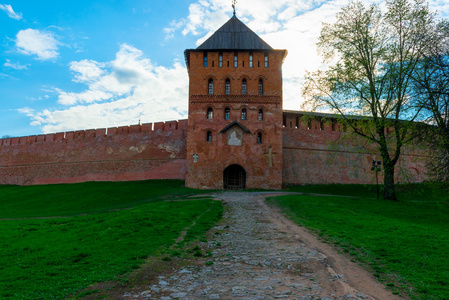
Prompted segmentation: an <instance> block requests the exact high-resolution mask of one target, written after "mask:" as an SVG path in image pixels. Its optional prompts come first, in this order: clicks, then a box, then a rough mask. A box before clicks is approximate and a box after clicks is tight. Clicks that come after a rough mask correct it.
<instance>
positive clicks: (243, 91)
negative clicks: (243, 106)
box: [242, 79, 246, 95]
mask: <svg viewBox="0 0 449 300" xmlns="http://www.w3.org/2000/svg"><path fill="white" fill-rule="evenodd" d="M242 95H246V79H243V80H242Z"/></svg>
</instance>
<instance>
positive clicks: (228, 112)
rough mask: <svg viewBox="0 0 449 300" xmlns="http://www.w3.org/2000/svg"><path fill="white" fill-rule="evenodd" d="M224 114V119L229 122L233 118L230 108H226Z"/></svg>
mask: <svg viewBox="0 0 449 300" xmlns="http://www.w3.org/2000/svg"><path fill="white" fill-rule="evenodd" d="M224 113H225V114H224V119H225V120H229V119H230V118H231V110H230V109H229V108H225V111H224Z"/></svg>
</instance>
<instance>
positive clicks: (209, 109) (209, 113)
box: [207, 107, 214, 120]
mask: <svg viewBox="0 0 449 300" xmlns="http://www.w3.org/2000/svg"><path fill="white" fill-rule="evenodd" d="M213 118H214V111H213V110H212V108H210V107H209V108H208V109H207V119H208V120H212V119H213Z"/></svg>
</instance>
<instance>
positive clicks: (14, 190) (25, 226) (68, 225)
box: [0, 181, 222, 299]
mask: <svg viewBox="0 0 449 300" xmlns="http://www.w3.org/2000/svg"><path fill="white" fill-rule="evenodd" d="M181 184H182V182H181V181H143V182H126V183H83V184H73V185H58V186H56V185H53V186H34V187H12V186H10V187H5V186H3V187H1V188H0V212H1V213H0V214H1V217H3V218H5V217H7V218H11V216H12V213H13V212H14V214H13V215H14V216H16V218H23V217H41V216H51V215H56V216H61V215H76V216H74V217H69V218H51V219H31V220H30V219H28V220H19V219H16V220H8V221H0V249H1V251H2V255H1V256H0V298H8V299H38V298H42V299H64V298H65V297H66V296H68V295H69V294H70V293H74V292H76V291H77V290H80V289H82V288H85V287H87V286H88V285H89V284H91V283H94V282H99V281H105V280H111V279H113V278H114V277H115V276H117V275H120V274H124V273H128V272H130V271H132V270H133V269H134V268H137V267H138V266H139V264H141V263H142V262H143V261H144V259H145V258H146V257H147V256H148V255H151V254H155V253H156V252H157V251H158V250H160V249H161V248H162V247H168V246H170V245H172V244H173V242H174V240H175V239H176V238H177V237H178V236H179V235H180V233H181V232H182V231H183V230H185V228H186V227H189V226H192V224H193V222H195V224H196V225H195V226H192V227H191V228H190V229H189V231H188V232H187V235H186V238H188V239H190V240H192V239H195V238H198V237H199V236H201V235H202V234H203V233H204V232H205V231H206V230H208V229H209V228H210V227H211V226H213V224H214V223H215V222H217V221H218V220H219V219H220V218H221V214H222V205H221V203H220V202H218V201H212V200H207V199H203V200H189V201H161V200H163V199H170V198H176V199H178V198H179V197H182V196H188V195H191V194H194V193H198V192H199V191H195V190H190V189H186V188H183V187H182V186H181ZM33 195H36V197H33ZM127 199H128V200H127ZM33 200H34V201H33ZM21 203H22V205H21ZM132 206H134V207H133V208H131V209H125V210H121V211H111V210H112V209H117V208H123V207H127V208H129V207H132ZM83 208H84V210H83ZM84 211H85V212H88V213H89V214H88V215H79V214H80V213H83V212H84Z"/></svg>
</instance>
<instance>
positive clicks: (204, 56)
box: [203, 52, 207, 67]
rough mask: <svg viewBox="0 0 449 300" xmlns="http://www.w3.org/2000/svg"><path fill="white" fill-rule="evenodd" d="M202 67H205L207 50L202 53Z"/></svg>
mask: <svg viewBox="0 0 449 300" xmlns="http://www.w3.org/2000/svg"><path fill="white" fill-rule="evenodd" d="M203 67H207V52H204V53H203Z"/></svg>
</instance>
